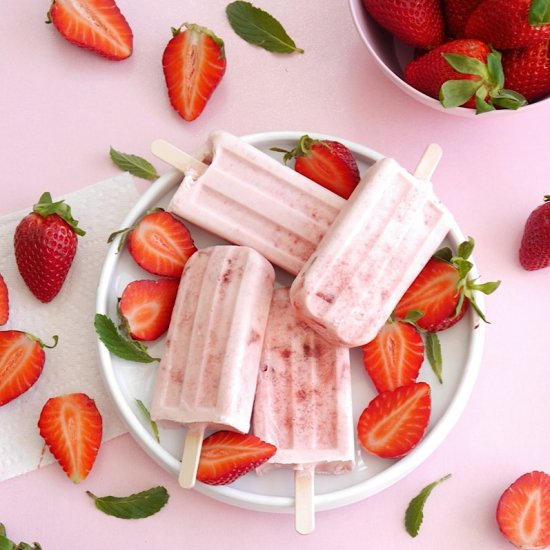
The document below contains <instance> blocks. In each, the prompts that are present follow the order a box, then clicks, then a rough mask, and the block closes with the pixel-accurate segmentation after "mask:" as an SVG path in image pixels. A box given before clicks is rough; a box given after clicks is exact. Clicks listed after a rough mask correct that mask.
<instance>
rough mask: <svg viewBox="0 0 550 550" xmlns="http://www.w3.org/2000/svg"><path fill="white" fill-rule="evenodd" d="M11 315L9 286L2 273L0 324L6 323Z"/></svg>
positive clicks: (0, 283) (0, 281) (0, 276)
mask: <svg viewBox="0 0 550 550" xmlns="http://www.w3.org/2000/svg"><path fill="white" fill-rule="evenodd" d="M9 317H10V299H9V293H8V286H7V285H6V282H5V281H4V277H2V275H0V326H2V325H5V324H6V323H7V322H8V319H9Z"/></svg>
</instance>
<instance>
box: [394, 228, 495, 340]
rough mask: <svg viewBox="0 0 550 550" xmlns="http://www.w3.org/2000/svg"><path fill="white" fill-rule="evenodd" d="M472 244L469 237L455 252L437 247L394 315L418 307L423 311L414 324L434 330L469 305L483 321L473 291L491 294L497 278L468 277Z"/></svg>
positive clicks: (450, 322)
mask: <svg viewBox="0 0 550 550" xmlns="http://www.w3.org/2000/svg"><path fill="white" fill-rule="evenodd" d="M473 248H474V241H473V239H472V238H471V237H470V238H469V239H468V241H465V242H463V243H461V244H460V245H459V246H458V253H457V255H456V256H454V255H453V253H452V251H451V250H450V249H449V248H444V249H441V250H440V251H438V252H437V253H436V255H435V256H434V257H433V258H431V259H430V260H429V261H428V263H427V264H426V265H425V266H424V268H423V269H422V271H421V272H420V274H419V275H418V277H417V278H416V279H415V280H414V281H413V283H412V284H411V286H410V287H409V288H408V290H407V291H406V292H405V294H404V295H403V297H402V298H401V300H399V303H398V304H397V306H396V308H395V310H394V315H395V317H397V318H399V319H404V318H405V317H406V316H407V314H409V313H410V312H411V311H414V310H417V311H421V312H422V313H423V315H422V317H420V318H419V319H418V321H417V325H418V326H419V327H420V328H422V329H424V330H427V331H429V332H438V331H441V330H445V329H447V328H450V327H452V326H453V325H455V324H456V323H457V322H458V321H460V319H462V317H464V315H465V313H466V311H467V309H468V307H469V306H470V305H471V306H472V307H473V308H474V309H475V311H476V312H477V314H478V315H479V316H480V317H481V319H483V320H484V321H486V319H485V316H484V314H483V312H482V311H481V310H480V309H479V307H478V306H477V304H476V302H475V297H474V291H476V290H477V291H480V292H482V293H484V294H491V293H492V292H494V291H495V290H496V289H497V288H498V287H499V285H500V281H497V282H489V283H482V284H477V283H476V282H475V281H474V280H472V279H471V278H470V277H469V273H470V271H471V269H472V267H473V264H472V263H471V262H470V261H468V258H469V257H470V255H471V253H472V250H473Z"/></svg>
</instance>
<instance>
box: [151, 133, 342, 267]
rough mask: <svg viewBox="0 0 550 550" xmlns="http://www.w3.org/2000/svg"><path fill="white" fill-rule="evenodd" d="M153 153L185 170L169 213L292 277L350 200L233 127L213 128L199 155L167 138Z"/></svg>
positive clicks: (152, 148)
mask: <svg viewBox="0 0 550 550" xmlns="http://www.w3.org/2000/svg"><path fill="white" fill-rule="evenodd" d="M151 150H152V152H153V153H154V154H155V155H156V156H158V157H159V158H161V159H163V160H165V161H166V162H168V163H169V164H171V165H172V166H175V167H176V168H178V169H179V170H180V171H182V172H183V173H184V174H185V177H184V180H183V182H182V183H181V185H180V186H179V188H178V190H177V191H176V193H175V194H174V196H173V198H172V200H171V202H170V204H169V205H168V210H170V211H171V212H173V213H175V214H177V215H178V216H180V217H181V218H183V219H185V220H188V221H190V222H192V223H194V224H196V225H198V226H199V227H202V228H203V229H206V230H207V231H210V232H211V233H214V234H216V235H218V236H220V237H222V238H224V239H226V240H228V241H229V242H232V243H235V244H240V245H246V246H250V247H252V248H254V249H255V250H257V251H258V252H260V253H261V254H262V255H263V256H265V257H266V258H267V259H268V260H270V261H271V262H273V263H274V264H275V265H277V266H279V267H281V268H283V269H284V270H286V271H288V272H289V273H291V274H293V275H295V274H296V273H298V271H299V270H300V269H301V267H302V266H303V265H304V263H305V262H306V260H307V259H308V257H309V256H310V255H311V253H312V252H313V251H314V250H315V248H316V246H317V244H318V243H319V241H320V240H321V237H322V236H323V235H324V233H325V232H326V230H327V229H328V227H329V225H330V224H331V223H332V221H333V220H334V218H335V217H336V214H337V213H338V211H339V210H340V209H341V208H342V206H343V205H344V203H345V200H344V199H343V198H341V197H339V196H338V195H336V194H335V193H332V192H331V191H329V190H328V189H325V188H324V187H322V186H320V185H318V184H316V183H315V182H313V181H311V180H310V179H308V178H306V177H304V176H302V175H301V174H299V173H297V172H295V171H294V170H292V169H291V168H289V167H287V166H285V165H284V164H282V163H281V162H279V161H277V160H275V159H274V158H272V157H270V156H269V155H266V154H265V153H263V152H261V151H259V150H258V149H256V148H255V147H253V146H252V145H249V144H248V143H246V142H244V141H243V140H241V139H239V138H237V137H235V136H233V135H231V134H229V133H228V132H224V131H219V130H218V131H215V132H212V133H211V134H210V136H209V138H208V140H207V143H206V144H205V146H204V147H203V150H202V152H199V154H198V155H197V157H198V158H194V157H192V156H190V155H188V154H187V153H185V152H183V151H180V150H179V149H178V148H176V147H174V146H173V145H171V144H169V143H167V142H166V141H163V140H156V141H154V142H153V144H152V145H151Z"/></svg>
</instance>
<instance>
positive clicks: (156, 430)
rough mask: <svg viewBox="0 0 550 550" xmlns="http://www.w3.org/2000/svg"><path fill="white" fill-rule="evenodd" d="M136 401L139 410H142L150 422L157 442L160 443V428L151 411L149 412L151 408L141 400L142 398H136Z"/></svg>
mask: <svg viewBox="0 0 550 550" xmlns="http://www.w3.org/2000/svg"><path fill="white" fill-rule="evenodd" d="M136 403H137V404H138V407H139V410H140V411H141V412H142V414H143V416H144V417H145V418H146V420H147V421H148V422H149V425H150V426H151V431H152V432H153V437H154V438H155V440H156V442H157V443H160V436H159V428H158V426H157V423H156V422H155V421H154V420H153V419H152V418H151V413H150V412H149V409H148V408H147V407H146V406H145V403H144V402H143V401H141V399H136Z"/></svg>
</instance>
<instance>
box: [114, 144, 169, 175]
mask: <svg viewBox="0 0 550 550" xmlns="http://www.w3.org/2000/svg"><path fill="white" fill-rule="evenodd" d="M109 156H110V157H111V160H112V161H113V162H114V163H115V164H116V166H118V167H119V168H120V169H121V170H123V171H124V172H130V174H132V176H136V177H138V178H142V179H145V180H150V181H152V180H156V179H158V178H159V175H158V172H157V171H156V169H155V167H154V166H153V165H152V164H151V163H150V162H149V161H147V160H145V159H144V158H142V157H138V156H137V155H131V154H129V153H122V152H121V151H117V150H116V149H113V147H111V148H110V149H109Z"/></svg>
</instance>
